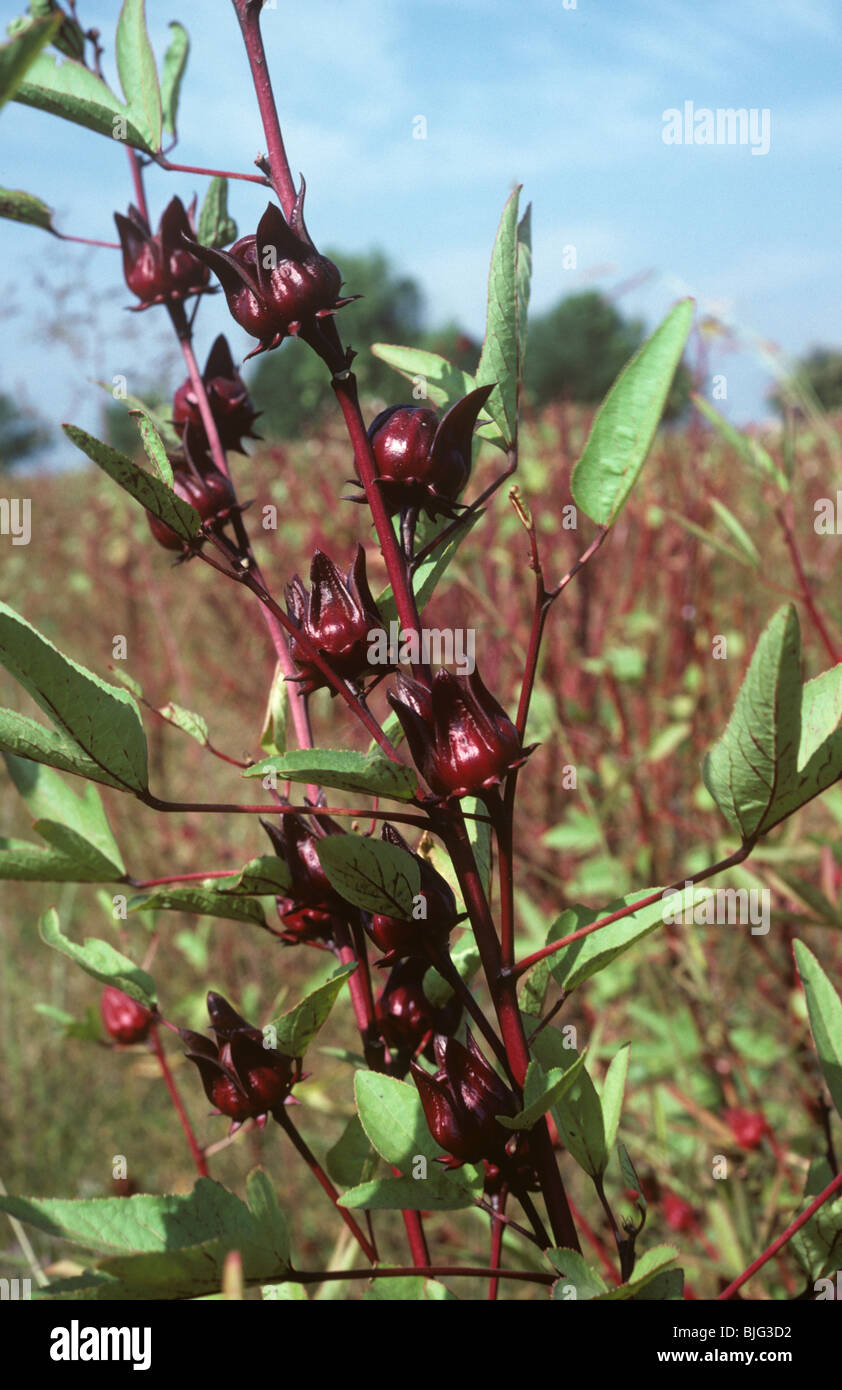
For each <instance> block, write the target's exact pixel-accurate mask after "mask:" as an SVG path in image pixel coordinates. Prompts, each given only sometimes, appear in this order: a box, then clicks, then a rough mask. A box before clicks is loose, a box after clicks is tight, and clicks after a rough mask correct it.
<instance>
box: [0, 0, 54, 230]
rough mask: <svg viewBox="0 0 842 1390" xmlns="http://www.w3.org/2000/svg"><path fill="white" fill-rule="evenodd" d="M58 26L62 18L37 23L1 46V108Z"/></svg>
mask: <svg viewBox="0 0 842 1390" xmlns="http://www.w3.org/2000/svg"><path fill="white" fill-rule="evenodd" d="M61 22H62V15H61V14H54V15H49V16H48V17H47V18H46V19H37V20H36V21H35V22H34V23H33V24H28V25H27V26H26V28H25V29H21V30H20V31H19V32H18V33H17V34H15V35H14V37H13V38H11V39H9V41H8V43H2V44H0V107H2V106H5V104H6V102H7V101H11V99H12V97H13V96H14V95H15V92H16V91H17V90H18V88H19V87H20V84H21V82H22V81H23V79H24V77H25V76H26V73H27V70H28V69H29V68H30V67H31V66H32V64H33V62H34V61H35V59H36V58H37V57H38V54H39V53H40V52H41V49H42V48H44V47H46V45H47V44H48V43H50V41H51V40H52V38H53V35H54V34H55V33H56V31H57V29H59V28H60V26H61ZM4 216H5V214H4Z"/></svg>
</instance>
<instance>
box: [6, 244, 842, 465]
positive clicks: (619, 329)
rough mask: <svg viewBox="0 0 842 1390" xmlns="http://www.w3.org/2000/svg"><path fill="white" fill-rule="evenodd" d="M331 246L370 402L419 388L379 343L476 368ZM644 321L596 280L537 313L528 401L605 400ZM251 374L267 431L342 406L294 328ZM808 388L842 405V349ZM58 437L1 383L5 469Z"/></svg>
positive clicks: (807, 375)
mask: <svg viewBox="0 0 842 1390" xmlns="http://www.w3.org/2000/svg"><path fill="white" fill-rule="evenodd" d="M327 254H328V255H330V256H331V257H332V258H333V259H335V260H336V262H337V264H338V265H340V266H341V267H342V271H343V274H344V277H345V285H346V287H347V289H348V290H349V291H350V292H353V293H355V294H359V295H360V296H361V298H360V299H358V300H356V301H355V302H354V303H353V304H350V305H348V306H347V307H346V308H345V309H343V310H341V313H340V319H339V322H340V324H341V331H342V336H343V339H344V341H346V342H349V343H350V344H351V346H352V347H353V348H354V349H355V351H356V352H357V354H358V355H357V357H356V360H355V362H354V368H355V371H356V373H357V377H358V380H359V384H360V394H361V396H362V397H363V398H364V399H365V400H366V403H367V405H376V406H377V408H378V409H379V408H381V407H382V406H384V405H388V404H391V403H393V402H398V401H400V400H401V399H406V398H407V396H408V393H409V387H408V385H407V384H406V383H404V384H402V383H401V379H400V378H399V376H398V375H397V373H396V372H394V371H393V370H392V369H391V368H390V367H387V366H386V365H385V364H384V363H383V362H380V361H379V360H378V359H377V358H376V357H373V356H372V354H371V352H370V351H369V349H370V347H371V344H372V343H375V342H384V343H401V344H405V345H411V346H414V347H423V348H427V349H429V350H430V351H433V352H438V353H440V354H441V355H442V356H443V357H446V358H448V360H449V361H451V362H454V363H455V364H456V365H457V366H459V367H462V368H463V369H464V370H465V371H469V372H472V371H473V370H474V369H475V367H476V364H477V360H478V358H479V352H480V346H481V344H480V343H479V342H476V341H473V340H472V339H471V338H469V337H468V336H466V334H465V333H464V332H463V330H462V329H461V328H460V327H459V325H458V324H456V323H447V324H443V325H441V326H440V327H438V328H435V329H430V328H429V327H428V326H427V321H426V314H425V307H424V297H423V293H422V291H421V288H420V286H419V285H418V283H417V282H416V281H415V280H414V279H412V278H411V277H410V276H407V275H402V274H401V273H400V272H399V271H398V270H397V269H396V268H395V267H394V266H393V265H392V263H391V262H390V261H389V259H388V257H387V256H385V255H384V254H383V252H381V251H372V252H369V253H367V254H362V255H346V254H343V253H342V252H339V251H337V250H335V249H329V250H328V252H327ZM646 332H647V328H646V325H645V324H644V323H643V321H642V320H641V319H637V318H626V317H624V315H623V314H622V313H621V312H620V311H619V309H618V308H617V307H616V305H615V304H613V303H612V302H611V300H610V299H608V298H606V296H605V295H603V294H600V293H599V292H598V291H596V290H586V291H584V292H582V293H580V294H575V295H570V296H568V297H566V298H564V299H562V300H560V301H559V302H558V303H557V304H556V305H555V306H554V307H553V308H551V309H549V310H548V311H547V312H546V313H543V314H534V315H533V316H532V317H531V319H530V324H529V338H528V343H527V353H526V376H525V397H526V406H527V408H531V409H533V410H541V409H542V408H543V407H544V406H546V405H549V404H551V403H552V402H554V401H558V400H568V401H574V402H578V403H581V404H585V405H595V404H597V403H598V402H599V401H600V400H602V398H603V397H604V395H605V393H606V391H607V390H608V389H609V387H610V386H611V383H612V382H613V381H614V380H615V378H616V376H617V374H618V373H619V372H620V370H621V369H622V367H623V366H624V365H625V363H626V362H627V361H628V360H629V358H630V357H631V355H632V353H633V352H634V351H635V350H636V349H637V348H638V347H639V346H640V344H641V343H642V342H643V340H644V338H645V336H646ZM244 375H245V377H246V380H247V382H248V385H249V389H250V390H251V393H252V395H253V397H254V400H255V403H256V405H257V406H258V408H259V409H260V410H261V411H262V412H263V413H262V416H261V419H260V421H259V425H258V428H259V430H260V432H261V433H262V435H263V436H264V437H265V438H267V439H273V438H274V439H295V438H297V437H299V436H301V435H306V434H308V433H310V432H311V431H312V430H313V429H317V428H318V426H319V423H320V421H321V418H322V416H323V415H325V414H327V413H329V412H331V411H332V410H333V393H332V392H331V390H330V386H329V383H328V382H327V380H326V378H325V372H324V368H323V366H322V363H321V362H320V361H319V359H318V358H317V357H316V356H315V354H313V353H312V352H311V351H310V350H309V349H308V348H307V346H306V344H304V343H299V342H297V341H296V340H295V339H291V340H289V341H288V342H286V343H284V344H283V345H282V347H281V348H279V349H278V350H277V351H276V352H271V353H267V354H265V355H263V356H261V357H259V358H257V359H256V360H255V361H254V362H252V363H250V364H249V365H248V367H247V368H246V369H245V371H244ZM177 384H178V383H167V384H162V385H161V387H160V388H159V389H157V390H154V389H153V390H151V391H147V392H146V394H145V399H146V401H147V404H148V405H149V406H150V407H152V408H153V409H155V408H157V409H159V410H161V412H162V413H163V414H166V413H167V411H168V407H169V402H170V400H171V394H172V390H173V389H174V387H175V385H177ZM691 389H692V380H691V374H690V371H689V369H688V368H687V367H686V365H685V364H684V363H682V364H681V366H680V367H679V369H678V372H677V373H676V377H675V381H674V383H673V386H672V390H671V392H670V396H669V399H668V402H667V409H666V412H665V417H666V418H667V419H672V420H675V419H678V418H680V417H681V416H682V415H683V414H684V412H685V410H686V409H687V406H688V403H689V396H690V391H691ZM805 393H806V395H807V397H809V398H811V399H812V400H813V401H814V402H815V403H817V404H818V405H819V406H820V407H822V408H823V409H825V410H828V411H833V410H839V409H840V408H842V352H838V351H835V350H832V349H828V348H818V349H815V350H814V351H812V352H811V353H809V354H808V355H807V356H805V357H804V358H803V359H802V360H801V361H800V362H799V363H797V364H796V367H795V369H794V371H793V374H792V376H791V378H790V379H789V381H788V382H785V383H784V384H783V385H782V386H781V387H779V389H778V391H777V392H776V393H775V395H774V396H773V397H772V398H771V399H772V401H773V404H774V405H775V406H776V408H777V409H778V410H779V411H780V412H783V410H784V408H785V407H786V406H787V405H788V404H792V403H793V402H794V403H796V404H797V403H798V402H799V401H802V400H803V399H804V398H805ZM105 429H106V432H107V436H108V439H109V441H110V443H112V444H113V445H114V446H115V447H116V448H119V449H123V450H125V451H126V452H127V453H134V452H135V451H136V449H137V432H136V425H135V423H134V421H133V420H132V419H131V417H130V416H129V415H128V413H127V411H126V409H125V406H124V405H122V404H120V403H119V402H114V403H112V404H110V405H109V406H108V407H107V408H106V426H105ZM49 438H50V434H49V431H48V430H47V429H46V427H45V425H44V422H43V421H41V420H39V419H38V418H37V417H36V416H35V415H34V414H33V413H32V412H31V411H29V410H26V409H23V408H20V407H18V406H17V405H16V403H15V400H14V398H13V397H12V396H10V395H8V394H6V393H0V471H2V470H9V469H11V468H14V467H15V466H16V465H18V464H21V463H24V462H25V461H26V460H27V459H30V458H32V457H33V455H35V454H37V453H38V451H39V450H40V449H42V448H43V447H44V445H45V444H46V443H47V442H48V440H49Z"/></svg>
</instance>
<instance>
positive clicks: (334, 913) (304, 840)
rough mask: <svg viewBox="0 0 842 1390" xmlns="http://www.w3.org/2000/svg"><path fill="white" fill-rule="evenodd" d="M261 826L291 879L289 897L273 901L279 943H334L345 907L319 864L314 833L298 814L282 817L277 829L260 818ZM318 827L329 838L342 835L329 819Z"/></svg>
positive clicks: (322, 818)
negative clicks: (276, 910) (276, 915)
mask: <svg viewBox="0 0 842 1390" xmlns="http://www.w3.org/2000/svg"><path fill="white" fill-rule="evenodd" d="M260 823H261V825H262V826H263V828H264V830H265V831H266V833H267V835H268V836H269V839H270V840H271V841H272V847H273V849H274V851H275V853H276V855H277V856H278V858H279V859H281V860H283V862H284V864H286V866H287V868H288V869H289V873H290V878H291V879H292V886H291V890H290V896H289V897H278V898H276V900H275V901H276V904H277V908H278V916H279V917H280V919H281V922H282V923H283V927H284V930H283V931H282V932H281V934H280V935H281V940H282V941H283V942H285V943H286V945H288V946H297V945H300V944H301V943H302V942H305V941H307V942H310V941H324V942H331V941H333V940H335V938H336V935H337V932H338V931H339V930H340V929H341V926H342V925H343V924H344V921H345V915H344V914H345V912H346V911H347V907H348V905H347V903H345V902H343V900H342V899H341V898H340V897H339V896H338V894H337V893H335V892H334V890H333V888H332V887H331V885H330V881H329V879H328V877H327V875H326V873H325V871H324V869H323V868H322V866H321V864H320V863H319V855H318V850H317V848H316V843H317V836H316V834H315V832H314V831H313V830H312V829H311V828H310V826H309V825H308V824H307V822H306V820H305V819H304V817H303V816H299V815H297V814H293V815H286V816H281V824H280V826H275V825H272V824H270V822H269V821H266V820H263V819H262V818H261V822H260ZM318 823H319V825H320V826H322V827H323V828H324V830H325V832H326V833H328V834H340V833H341V832H340V830H339V827H338V826H337V825H336V823H335V822H334V821H332V820H331V819H330V818H329V817H328V816H320V817H319V822H318Z"/></svg>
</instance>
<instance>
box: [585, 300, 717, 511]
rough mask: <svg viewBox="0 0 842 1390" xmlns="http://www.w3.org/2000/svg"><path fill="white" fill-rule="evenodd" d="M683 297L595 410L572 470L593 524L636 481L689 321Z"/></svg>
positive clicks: (690, 312)
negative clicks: (591, 423)
mask: <svg viewBox="0 0 842 1390" xmlns="http://www.w3.org/2000/svg"><path fill="white" fill-rule="evenodd" d="M693 308H694V305H693V301H692V299H684V300H682V301H681V302H680V303H679V304H677V305H676V306H675V308H674V309H673V310H672V311H671V312H670V313H669V314H668V315H667V317H666V318H665V319H664V322H663V323H662V324H661V326H660V328H657V329H656V330H655V332H654V333H653V334H652V336H651V338H648V339H647V341H646V342H645V343H644V344H643V345H642V347H640V348H638V350H637V352H636V353H635V354H634V356H633V357H632V359H631V361H630V362H628V363H627V365H626V366H625V367H624V368H623V370H622V372H621V373H620V375H619V376H618V377H617V380H616V381H615V382H614V385H613V386H612V387H611V390H610V391H609V392H608V395H607V396H606V397H605V400H604V401H603V403H602V405H601V406H600V408H599V411H598V412H597V416H596V419H595V420H594V422H593V426H592V427H591V432H590V434H589V435H588V441H587V443H586V445H585V448H584V452H583V453H582V457H581V458H580V459H579V461H578V463H577V464H576V466H575V468H574V469H573V477H572V479H571V492H572V494H573V500H574V502H575V503H576V505H577V507H581V509H582V511H583V512H584V513H585V515H586V516H589V517H590V518H591V520H592V521H595V522H596V523H597V525H598V526H611V525H612V524H613V523H614V521H615V520H616V519H617V516H618V515H619V513H620V511H621V510H622V507H623V505H624V503H625V501H626V498H627V497H628V495H629V493H630V492H631V490H632V488H633V487H634V484H635V482H636V481H637V475H638V473H639V472H640V470H641V468H642V467H643V464H644V463H645V461H646V456H647V454H648V453H649V450H650V448H651V446H652V441H653V439H654V438H655V431H656V430H657V428H658V422H659V420H660V418H661V413H662V411H663V409H664V405H665V403H666V399H667V395H668V394H669V389H670V385H671V384H672V379H673V377H674V375H675V370H676V368H677V366H678V364H679V362H680V361H681V354H682V352H683V351H684V344H685V342H686V341H687V335H688V333H689V332H690V325H691V323H692V321H693Z"/></svg>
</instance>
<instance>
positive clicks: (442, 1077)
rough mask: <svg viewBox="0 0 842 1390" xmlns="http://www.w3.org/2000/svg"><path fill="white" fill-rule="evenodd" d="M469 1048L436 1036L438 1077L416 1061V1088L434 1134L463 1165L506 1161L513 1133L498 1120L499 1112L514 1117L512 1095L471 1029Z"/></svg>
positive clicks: (514, 1107) (514, 1110) (437, 1140)
mask: <svg viewBox="0 0 842 1390" xmlns="http://www.w3.org/2000/svg"><path fill="white" fill-rule="evenodd" d="M467 1039H468V1046H467V1047H463V1046H462V1044H461V1043H460V1042H457V1041H456V1039H455V1038H443V1037H437V1038H436V1040H435V1055H436V1061H437V1062H438V1065H439V1070H438V1071H437V1072H436V1073H435V1075H434V1076H431V1075H430V1073H429V1072H426V1071H424V1069H423V1067H419V1066H418V1065H417V1064H416V1063H413V1064H412V1076H413V1079H414V1081H415V1084H416V1086H417V1087H418V1094H419V1096H420V1097H421V1104H422V1106H423V1108H424V1115H425V1116H426V1120H427V1124H428V1126H429V1129H430V1133H431V1134H432V1136H433V1138H434V1139H435V1141H436V1143H437V1144H440V1145H441V1147H442V1148H443V1149H444V1150H445V1151H446V1152H447V1153H449V1154H451V1156H452V1157H453V1158H455V1159H457V1160H458V1161H459V1162H460V1163H479V1162H480V1161H481V1160H483V1159H488V1160H489V1161H491V1162H492V1163H498V1164H499V1163H501V1162H502V1161H503V1160H504V1154H505V1148H506V1144H507V1143H508V1141H509V1140H510V1139H511V1137H512V1136H511V1134H510V1132H509V1131H508V1130H506V1129H504V1128H503V1126H502V1125H499V1124H498V1123H497V1116H498V1115H509V1116H512V1115H516V1114H517V1110H518V1105H517V1100H516V1098H515V1096H514V1093H513V1092H512V1091H510V1090H509V1088H508V1086H506V1085H505V1083H504V1082H503V1081H501V1079H500V1077H499V1076H498V1075H497V1073H496V1072H495V1071H494V1070H493V1069H492V1068H491V1067H490V1066H489V1064H488V1062H487V1061H486V1060H485V1058H484V1056H483V1055H482V1053H481V1052H480V1050H479V1048H478V1047H477V1045H476V1043H475V1042H474V1039H473V1037H472V1035H471V1032H470V1030H468V1032H467Z"/></svg>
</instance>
